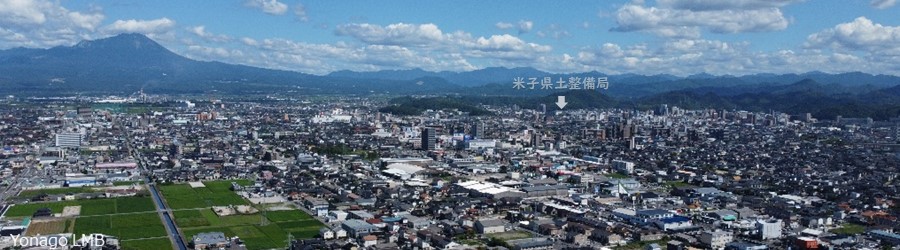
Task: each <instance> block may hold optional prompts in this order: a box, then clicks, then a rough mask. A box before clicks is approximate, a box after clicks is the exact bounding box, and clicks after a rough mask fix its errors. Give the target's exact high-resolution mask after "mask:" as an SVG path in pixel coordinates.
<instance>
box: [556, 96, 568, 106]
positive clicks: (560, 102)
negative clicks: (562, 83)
mask: <svg viewBox="0 0 900 250" xmlns="http://www.w3.org/2000/svg"><path fill="white" fill-rule="evenodd" d="M566 104H569V103H567V102H566V96H563V95H561V96H557V97H556V106H557V107H559V109H563V108H565V107H566Z"/></svg>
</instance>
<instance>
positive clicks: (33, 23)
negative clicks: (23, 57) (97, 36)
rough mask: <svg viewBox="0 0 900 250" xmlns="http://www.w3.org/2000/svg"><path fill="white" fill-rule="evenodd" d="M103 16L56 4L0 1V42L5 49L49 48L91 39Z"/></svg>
mask: <svg viewBox="0 0 900 250" xmlns="http://www.w3.org/2000/svg"><path fill="white" fill-rule="evenodd" d="M104 18H105V16H104V15H103V13H102V12H101V11H100V10H99V9H97V8H95V9H93V10H90V11H88V12H79V11H72V10H69V9H66V8H64V7H62V6H61V5H59V3H58V2H53V1H44V0H34V1H20V0H0V35H2V36H0V41H2V42H3V43H2V45H3V46H4V47H17V46H25V47H48V46H56V45H64V44H73V43H75V42H78V41H79V40H81V39H85V38H89V37H91V35H92V33H93V32H94V31H95V29H96V28H97V27H98V26H99V25H100V23H101V22H102V21H103V19H104Z"/></svg>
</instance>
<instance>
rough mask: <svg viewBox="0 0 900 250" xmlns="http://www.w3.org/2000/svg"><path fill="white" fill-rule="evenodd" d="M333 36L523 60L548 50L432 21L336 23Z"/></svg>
mask: <svg viewBox="0 0 900 250" xmlns="http://www.w3.org/2000/svg"><path fill="white" fill-rule="evenodd" d="M335 33H336V34H337V35H342V36H350V37H354V38H356V39H358V40H360V41H362V42H364V43H367V44H376V45H398V46H404V47H416V48H418V49H421V50H424V51H441V52H445V53H459V54H462V55H465V56H472V57H478V58H492V59H500V60H523V59H528V58H536V57H537V56H539V54H542V53H547V52H550V51H551V50H552V47H550V46H548V45H540V44H535V43H529V42H525V41H523V40H522V39H520V38H518V37H516V36H513V35H509V34H503V35H491V36H489V37H473V36H472V35H471V34H469V33H466V32H463V31H455V32H450V33H446V32H444V31H442V30H441V29H440V28H438V27H437V25H434V24H430V23H428V24H418V25H417V24H406V23H396V24H390V25H387V26H380V25H375V24H367V23H364V24H345V25H339V26H338V28H337V30H336V31H335Z"/></svg>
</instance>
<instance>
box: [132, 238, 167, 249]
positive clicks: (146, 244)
mask: <svg viewBox="0 0 900 250" xmlns="http://www.w3.org/2000/svg"><path fill="white" fill-rule="evenodd" d="M120 243H121V245H122V250H163V249H172V242H171V241H169V238H168V237H164V238H154V239H142V240H123V241H120Z"/></svg>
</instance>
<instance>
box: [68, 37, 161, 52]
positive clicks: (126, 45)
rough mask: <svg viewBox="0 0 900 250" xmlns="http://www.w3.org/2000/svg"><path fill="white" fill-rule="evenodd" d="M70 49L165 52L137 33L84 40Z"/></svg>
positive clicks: (159, 46) (154, 42) (157, 44)
mask: <svg viewBox="0 0 900 250" xmlns="http://www.w3.org/2000/svg"><path fill="white" fill-rule="evenodd" d="M72 47H73V48H80V49H129V50H166V48H164V47H163V46H162V45H159V43H156V41H153V39H150V38H149V37H147V36H145V35H143V34H138V33H122V34H118V35H115V36H111V37H107V38H102V39H97V40H84V41H81V42H79V43H78V44H75V46H72Z"/></svg>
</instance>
